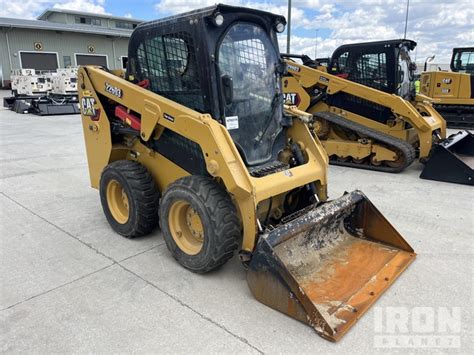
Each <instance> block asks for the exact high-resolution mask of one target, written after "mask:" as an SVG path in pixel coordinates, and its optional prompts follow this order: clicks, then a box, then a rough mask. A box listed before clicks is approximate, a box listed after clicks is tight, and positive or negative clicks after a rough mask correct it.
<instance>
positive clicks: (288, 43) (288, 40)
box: [286, 0, 291, 53]
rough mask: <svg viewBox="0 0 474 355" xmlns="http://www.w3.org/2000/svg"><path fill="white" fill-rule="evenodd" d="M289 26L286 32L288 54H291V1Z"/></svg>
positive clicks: (288, 18)
mask: <svg viewBox="0 0 474 355" xmlns="http://www.w3.org/2000/svg"><path fill="white" fill-rule="evenodd" d="M287 21H288V26H287V30H286V53H291V52H290V37H291V0H288V16H287Z"/></svg>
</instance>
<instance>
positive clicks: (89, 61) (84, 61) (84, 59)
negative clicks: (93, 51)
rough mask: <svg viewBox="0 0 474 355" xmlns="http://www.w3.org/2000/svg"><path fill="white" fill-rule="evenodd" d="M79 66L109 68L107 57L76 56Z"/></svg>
mask: <svg viewBox="0 0 474 355" xmlns="http://www.w3.org/2000/svg"><path fill="white" fill-rule="evenodd" d="M76 63H77V65H101V66H103V67H107V56H106V55H88V54H76Z"/></svg>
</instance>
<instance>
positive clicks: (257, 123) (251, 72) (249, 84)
mask: <svg viewBox="0 0 474 355" xmlns="http://www.w3.org/2000/svg"><path fill="white" fill-rule="evenodd" d="M278 63H279V57H278V54H277V53H276V51H275V48H274V46H273V43H272V42H271V40H270V38H269V36H268V35H267V33H266V32H265V31H264V30H263V29H262V28H261V27H259V26H257V25H255V24H250V23H238V24H235V25H234V26H233V27H232V28H231V29H230V30H229V31H228V32H227V34H226V35H225V37H224V39H223V40H222V43H221V45H220V47H219V52H218V64H219V72H220V73H219V74H220V76H221V78H222V77H223V76H224V75H226V76H229V77H231V78H232V86H233V99H232V102H231V103H227V104H226V105H225V120H226V126H227V129H228V130H229V132H230V134H231V136H232V137H233V139H234V141H235V142H236V143H237V145H238V146H239V148H240V150H241V152H242V153H243V155H244V158H245V160H246V161H247V163H249V164H250V165H253V164H258V163H261V162H262V161H265V160H267V159H269V158H270V157H271V153H272V152H271V149H272V147H273V143H274V141H275V139H276V136H277V135H278V133H279V132H280V131H281V126H280V122H279V118H280V117H281V109H282V103H283V100H282V95H281V88H280V87H279V83H280V78H279V75H277V73H276V71H275V68H276V66H277V64H278Z"/></svg>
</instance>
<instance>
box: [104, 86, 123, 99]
mask: <svg viewBox="0 0 474 355" xmlns="http://www.w3.org/2000/svg"><path fill="white" fill-rule="evenodd" d="M105 91H106V92H108V93H109V94H112V95H114V96H117V97H118V98H121V97H122V89H119V88H118V87H116V86H112V85H110V84H109V83H105Z"/></svg>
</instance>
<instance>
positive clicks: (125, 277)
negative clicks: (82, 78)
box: [0, 93, 474, 354]
mask: <svg viewBox="0 0 474 355" xmlns="http://www.w3.org/2000/svg"><path fill="white" fill-rule="evenodd" d="M3 94H5V93H3ZM80 119H81V118H80V116H78V115H72V116H56V117H55V116H51V117H39V116H33V115H19V114H15V113H12V112H10V111H7V110H4V109H0V124H1V129H0V164H1V165H0V166H1V169H0V181H1V182H0V212H1V217H0V218H1V219H0V236H1V238H0V275H1V276H0V277H1V285H0V286H1V297H0V309H1V311H0V323H1V337H0V351H2V352H6V353H18V352H39V353H45V352H107V353H111V352H132V351H133V352H160V353H164V352H167V353H209V352H212V353H216V352H219V353H316V352H321V353H341V354H342V353H381V352H407V351H410V352H430V353H434V352H447V351H449V352H455V353H472V352H474V344H473V340H472V339H473V335H474V334H473V323H474V322H473V308H472V305H473V301H474V300H473V294H474V273H473V266H474V265H473V254H474V249H473V246H472V241H473V236H474V228H473V217H472V216H473V215H474V213H473V212H474V205H473V201H474V194H473V189H472V187H467V186H462V185H455V184H447V183H441V182H433V181H426V180H421V179H419V178H418V175H419V173H420V169H421V166H420V164H418V163H416V164H413V165H412V166H411V167H410V168H409V169H408V170H407V171H405V172H404V173H402V174H397V175H392V174H384V173H376V172H369V171H363V170H356V169H346V168H339V167H331V168H330V176H329V178H330V180H329V181H330V196H331V197H332V198H335V197H337V196H340V195H341V194H342V193H343V192H344V191H351V190H353V189H356V188H357V189H360V190H362V191H363V192H364V193H365V194H366V195H367V196H368V197H369V198H370V199H371V201H372V202H373V203H374V204H375V205H376V206H377V207H378V208H379V209H380V210H381V211H382V213H383V214H384V215H385V216H386V218H387V219H388V220H389V221H390V222H391V223H392V224H393V225H394V226H395V227H396V228H397V229H398V231H399V232H400V233H401V234H402V235H403V236H404V237H405V239H406V240H407V241H408V242H409V243H410V244H411V245H412V247H413V248H414V249H415V251H416V252H417V253H418V257H417V260H416V261H415V262H414V263H413V264H412V265H411V266H410V267H409V269H408V270H407V271H406V272H405V273H404V274H402V276H401V277H400V279H399V280H398V281H397V282H395V283H394V285H393V286H392V287H391V288H390V289H389V290H388V291H387V292H386V294H385V295H383V296H382V297H381V299H380V300H379V302H377V304H376V306H375V307H374V308H373V309H371V310H370V311H369V312H368V313H367V314H366V315H365V316H364V317H362V319H361V320H360V321H359V322H358V323H357V324H356V325H355V326H354V328H353V329H352V330H351V331H350V332H349V333H348V334H347V335H346V336H345V337H344V338H343V339H342V340H341V341H340V342H339V343H337V344H332V343H329V342H327V341H326V340H323V339H322V338H320V337H318V336H317V335H316V334H315V333H314V331H313V330H312V329H311V328H309V327H307V326H305V325H304V324H301V323H299V322H297V321H294V320H292V319H291V318H289V317H286V316H284V315H282V314H280V313H278V312H276V311H273V310H271V309H269V308H267V307H266V306H264V305H262V304H260V303H259V302H257V301H256V300H255V299H254V298H253V297H252V295H251V294H250V291H249V290H248V287H247V284H246V281H245V270H244V269H243V267H242V266H241V265H240V263H239V261H238V260H237V258H234V259H232V260H231V261H230V262H229V263H228V264H226V265H225V266H224V267H223V268H222V269H220V270H218V271H216V272H213V273H210V274H207V275H196V274H193V273H191V272H189V271H187V270H185V269H184V268H182V267H180V266H179V265H178V264H177V263H176V262H175V261H174V259H173V258H172V257H171V256H170V254H169V252H168V250H167V249H166V246H165V245H164V243H163V239H162V236H161V233H160V231H159V230H156V231H155V232H153V233H152V235H150V236H148V237H145V238H139V239H135V240H128V239H125V238H122V237H120V236H118V235H116V234H115V233H114V232H113V231H112V230H111V228H110V227H109V225H108V224H107V221H106V220H105V217H104V216H103V213H102V209H101V206H100V201H99V194H98V192H97V191H96V190H93V189H92V188H90V187H89V176H88V170H87V161H86V155H85V149H84V143H83V137H82V126H81V122H80ZM420 314H421V317H420ZM394 317H395V318H397V317H398V319H400V317H401V321H400V320H399V323H398V325H397V324H396V325H395V326H394V325H393V324H392V323H393V322H394ZM431 317H433V319H431ZM446 321H448V323H449V326H443V324H445V323H446ZM395 322H396V320H395ZM400 322H401V323H400ZM420 323H421V324H420ZM431 323H432V324H431ZM403 324H405V326H406V329H404V326H403ZM431 327H432V329H431ZM392 331H393V332H392ZM405 331H407V333H405ZM390 336H394V337H396V338H397V339H398V340H399V341H404V340H403V339H405V338H403V337H405V336H411V337H412V338H411V339H412V341H415V342H416V341H417V340H416V339H419V337H425V341H427V342H428V343H426V344H421V345H422V346H416V347H415V348H408V349H407V347H406V346H405V347H403V348H402V349H400V348H397V347H396V346H394V344H395V345H396V343H391V344H389V345H387V343H384V344H385V345H383V346H388V347H387V348H383V347H380V343H378V342H380V341H385V342H386V341H391V340H390V339H392V340H393V338H390V339H389V340H387V337H390ZM381 337H382V338H381ZM416 337H418V338H416ZM449 337H451V338H449ZM448 338H449V339H457V340H459V344H458V343H455V344H454V347H451V348H439V343H438V345H437V346H438V348H437V347H436V344H434V343H430V342H432V341H434V340H436V339H441V342H447V341H448V340H447V339H448ZM381 339H382V340H381ZM400 339H402V340H400ZM413 339H415V340H413ZM426 339H427V340H426ZM405 340H406V339H405ZM455 341H456V340H455ZM398 344H400V343H398ZM433 344H434V345H433ZM443 344H444V343H443ZM415 345H416V344H415ZM418 345H419V344H418ZM444 345H445V346H446V344H444ZM458 345H459V346H458ZM451 346H452V344H451Z"/></svg>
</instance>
